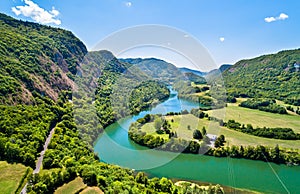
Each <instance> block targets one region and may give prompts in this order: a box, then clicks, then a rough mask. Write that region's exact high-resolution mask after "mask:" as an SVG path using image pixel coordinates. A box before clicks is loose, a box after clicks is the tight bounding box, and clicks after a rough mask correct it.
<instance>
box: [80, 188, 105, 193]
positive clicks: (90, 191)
mask: <svg viewBox="0 0 300 194" xmlns="http://www.w3.org/2000/svg"><path fill="white" fill-rule="evenodd" d="M80 194H103V191H101V189H99V188H98V187H87V188H86V189H84V190H83V191H82V192H80Z"/></svg>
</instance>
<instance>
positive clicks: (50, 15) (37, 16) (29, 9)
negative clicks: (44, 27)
mask: <svg viewBox="0 0 300 194" xmlns="http://www.w3.org/2000/svg"><path fill="white" fill-rule="evenodd" d="M24 2H25V4H26V5H24V6H16V7H12V8H11V10H12V11H13V12H14V13H15V14H16V15H17V16H18V15H24V16H25V17H30V18H31V19H33V20H34V21H36V22H38V23H41V24H52V23H53V24H56V25H60V24H61V21H60V20H59V19H57V18H56V17H57V16H58V15H59V11H57V10H56V9H55V7H52V10H51V11H46V10H45V9H43V8H41V7H40V6H39V5H38V4H36V3H34V2H33V1H30V0H24Z"/></svg>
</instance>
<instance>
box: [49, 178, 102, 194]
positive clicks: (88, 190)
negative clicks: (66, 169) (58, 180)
mask: <svg viewBox="0 0 300 194" xmlns="http://www.w3.org/2000/svg"><path fill="white" fill-rule="evenodd" d="M75 193H79V194H103V192H102V191H101V189H99V188H98V187H88V186H87V185H86V184H84V182H83V180H82V178H81V177H77V178H76V179H74V180H72V181H70V182H68V183H67V184H64V185H63V186H61V187H59V188H58V189H56V191H55V192H54V194H75Z"/></svg>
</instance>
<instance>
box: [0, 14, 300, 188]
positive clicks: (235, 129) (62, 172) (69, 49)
mask: <svg viewBox="0 0 300 194" xmlns="http://www.w3.org/2000/svg"><path fill="white" fill-rule="evenodd" d="M0 29H1V31H0V38H1V39H0V57H1V58H0V69H1V73H0V78H1V79H0V93H1V96H0V102H1V105H0V110H1V115H0V149H1V152H0V160H1V161H0V174H2V176H1V175H0V191H1V193H5V194H6V193H19V192H20V190H21V189H22V188H23V187H24V185H25V184H26V183H28V186H27V193H30V194H34V193H187V192H194V193H226V192H228V193H232V192H239V193H256V192H258V193H259V192H262V193H298V192H299V191H300V187H299V185H300V184H299V171H300V168H299V163H300V150H299V147H300V139H299V137H300V115H299V109H300V104H299V102H300V96H299V95H300V90H299V88H300V87H299V83H300V80H299V77H300V74H299V73H300V72H299V71H298V69H297V66H295V65H294V64H298V63H299V60H300V50H299V49H295V50H288V51H281V52H279V53H277V54H272V55H264V56H261V57H257V58H254V59H249V60H241V61H239V62H237V63H236V64H234V65H223V66H221V67H220V68H219V69H215V70H212V71H210V72H200V71H197V70H191V69H188V68H177V67H176V66H175V65H173V64H172V63H169V62H166V61H164V60H161V59H157V58H126V59H125V58H123V59H118V58H117V57H116V56H114V53H111V52H110V51H106V50H100V51H88V50H87V48H86V46H85V45H84V43H83V42H82V41H81V40H80V39H79V38H77V37H76V36H75V35H74V34H73V33H72V32H71V31H67V30H63V29H59V28H53V27H50V26H45V25H41V24H37V23H32V22H27V21H26V22H25V21H21V20H16V19H14V18H12V17H9V16H7V15H5V14H0ZM52 133H53V135H52ZM49 134H51V135H52V138H51V140H50V139H49V140H50V142H47V145H48V149H47V150H46V151H45V153H44V152H43V154H44V155H43V156H44V159H43V162H42V164H40V166H39V167H40V168H39V172H38V171H37V172H36V173H35V174H32V171H33V169H34V168H35V164H36V161H37V160H38V158H39V157H40V152H41V151H42V150H43V146H44V143H45V141H49V140H46V139H47V136H49ZM211 139H214V140H211ZM48 143H49V144H48ZM176 180H185V181H191V182H198V183H199V186H194V185H193V184H189V183H187V184H179V183H178V182H177V181H176ZM176 182H177V183H176ZM202 184H203V185H202ZM207 185H210V186H207Z"/></svg>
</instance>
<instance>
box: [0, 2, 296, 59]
mask: <svg viewBox="0 0 300 194" xmlns="http://www.w3.org/2000/svg"><path fill="white" fill-rule="evenodd" d="M18 6H23V7H18ZM24 6H28V7H27V8H26V7H25V8H24ZM299 9H300V2H299V1H295V0H186V1H183V0H180V1H179V0H176V1H175V0H173V1H171V0H151V1H150V0H149V1H148V0H128V1H122V0H86V1H84V0H73V1H66V0H40V1H38V0H23V1H22V0H1V1H0V11H1V12H3V13H6V14H8V15H10V16H13V17H16V18H20V19H24V20H28V21H37V22H40V23H45V24H47V25H52V26H59V27H61V28H65V29H68V30H71V31H72V32H73V33H74V34H75V35H76V36H78V37H79V38H80V39H81V40H82V41H83V42H84V43H85V44H86V45H87V47H88V49H92V48H93V47H94V46H95V45H96V44H97V43H98V42H99V41H100V40H102V39H104V38H105V37H107V36H108V35H109V34H111V33H113V32H115V31H117V30H120V29H122V28H127V27H130V26H136V25H143V24H160V25H168V26H172V27H175V28H178V29H181V30H183V31H185V32H187V33H188V34H190V35H192V36H193V37H195V38H197V39H198V40H199V41H200V42H201V43H202V44H203V45H204V47H206V48H207V49H208V51H209V52H210V54H211V55H212V57H213V59H214V60H215V62H216V64H218V65H221V64H224V63H230V64H233V63H235V62H237V61H238V60H240V59H244V58H251V57H254V56H259V55H262V54H266V53H274V52H277V51H280V50H285V49H293V48H299V47H300V35H299V32H300V25H299V24H300V11H299ZM33 12H35V13H33ZM135 54H137V52H136V53H135ZM137 55H138V54H137ZM140 55H141V56H136V57H148V56H154V57H155V53H154V54H150V53H148V55H146V54H145V53H144V55H145V56H142V55H143V54H142V52H141V53H140ZM128 56H130V54H129V55H128Z"/></svg>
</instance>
